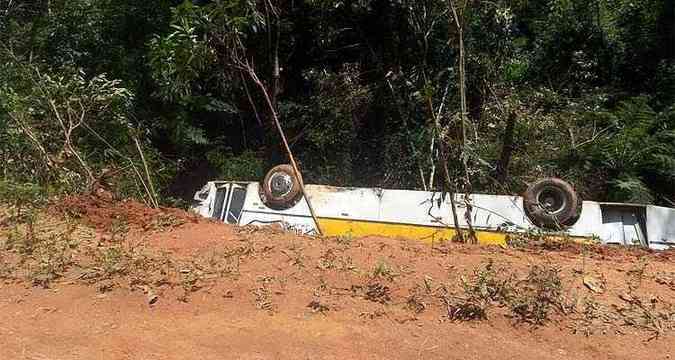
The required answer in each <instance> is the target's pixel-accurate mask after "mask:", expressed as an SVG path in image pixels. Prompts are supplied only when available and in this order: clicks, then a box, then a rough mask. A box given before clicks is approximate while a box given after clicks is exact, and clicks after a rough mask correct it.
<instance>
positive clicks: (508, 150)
mask: <svg viewBox="0 0 675 360" xmlns="http://www.w3.org/2000/svg"><path fill="white" fill-rule="evenodd" d="M515 127H516V113H515V112H514V111H511V113H510V114H509V117H508V118H507V119H506V129H505V130H504V136H503V140H502V153H501V156H500V157H499V163H497V170H496V174H495V179H496V180H497V182H498V183H500V184H502V185H503V184H504V183H506V180H507V179H508V176H509V163H510V162H511V155H512V154H513V132H514V131H515Z"/></svg>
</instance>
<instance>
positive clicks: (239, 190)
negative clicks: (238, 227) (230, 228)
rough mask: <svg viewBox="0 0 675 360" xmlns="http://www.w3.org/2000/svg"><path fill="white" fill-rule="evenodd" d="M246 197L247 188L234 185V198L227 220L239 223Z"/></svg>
mask: <svg viewBox="0 0 675 360" xmlns="http://www.w3.org/2000/svg"><path fill="white" fill-rule="evenodd" d="M245 199H246V188H243V187H239V186H233V188H232V199H231V200H230V209H229V210H228V212H227V222H228V223H230V224H237V223H239V217H240V216H241V211H242V210H243V209H244V200H245Z"/></svg>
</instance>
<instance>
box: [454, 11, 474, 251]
mask: <svg viewBox="0 0 675 360" xmlns="http://www.w3.org/2000/svg"><path fill="white" fill-rule="evenodd" d="M448 4H449V6H450V9H451V10H452V16H453V18H454V20H455V26H456V27H457V36H458V40H459V44H458V45H459V97H460V111H461V116H460V117H461V124H460V128H461V133H462V139H461V141H460V144H461V153H460V158H461V161H462V166H463V168H464V204H465V205H466V211H465V213H464V219H465V220H466V222H467V225H468V227H469V239H470V240H471V241H472V242H476V233H475V231H474V230H473V224H472V221H471V220H472V219H471V212H472V210H473V206H472V205H471V190H472V189H471V177H470V174H469V166H468V159H467V152H466V148H467V147H466V138H467V137H466V124H467V122H468V119H467V107H466V74H465V71H466V64H465V54H464V29H463V26H462V22H461V21H460V19H459V16H458V14H457V9H456V8H455V4H454V2H453V0H448Z"/></svg>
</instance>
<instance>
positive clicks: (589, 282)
mask: <svg viewBox="0 0 675 360" xmlns="http://www.w3.org/2000/svg"><path fill="white" fill-rule="evenodd" d="M584 285H586V287H587V288H589V289H590V290H591V291H592V292H594V293H602V292H604V291H605V289H604V286H603V284H602V281H600V280H598V279H596V278H594V277H592V276H590V275H586V276H584Z"/></svg>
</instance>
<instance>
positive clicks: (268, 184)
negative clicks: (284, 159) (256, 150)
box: [260, 164, 302, 209]
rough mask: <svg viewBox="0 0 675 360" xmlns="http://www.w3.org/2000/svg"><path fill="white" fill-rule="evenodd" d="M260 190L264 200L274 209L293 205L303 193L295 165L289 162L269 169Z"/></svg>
mask: <svg viewBox="0 0 675 360" xmlns="http://www.w3.org/2000/svg"><path fill="white" fill-rule="evenodd" d="M260 190H261V191H260V192H261V195H262V200H263V201H264V202H265V204H266V205H267V206H269V207H270V208H273V209H288V208H290V207H292V206H293V205H295V204H296V203H297V202H298V200H299V198H300V194H301V193H302V191H301V189H300V182H299V181H298V179H297V178H296V177H295V173H294V171H293V167H292V166H291V165H288V164H283V165H277V166H275V167H273V168H272V169H271V170H270V171H268V172H267V175H265V178H264V179H263V181H262V184H261V187H260Z"/></svg>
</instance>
